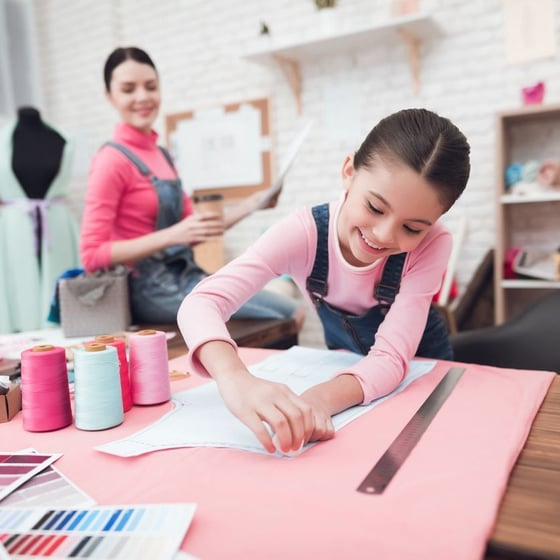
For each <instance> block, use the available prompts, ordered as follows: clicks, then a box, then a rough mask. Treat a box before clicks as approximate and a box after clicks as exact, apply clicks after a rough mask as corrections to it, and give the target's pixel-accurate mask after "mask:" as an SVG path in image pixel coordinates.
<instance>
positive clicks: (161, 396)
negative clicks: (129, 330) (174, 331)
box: [128, 329, 171, 404]
mask: <svg viewBox="0 0 560 560" xmlns="http://www.w3.org/2000/svg"><path fill="white" fill-rule="evenodd" d="M128 354H129V360H130V363H129V366H130V387H131V391H132V402H133V403H134V404H159V403H163V402H167V401H168V400H169V399H170V398H171V384H170V383H169V356H168V354H167V339H166V337H165V333H164V332H162V331H156V330H152V329H147V330H143V331H139V332H137V333H134V334H130V335H128Z"/></svg>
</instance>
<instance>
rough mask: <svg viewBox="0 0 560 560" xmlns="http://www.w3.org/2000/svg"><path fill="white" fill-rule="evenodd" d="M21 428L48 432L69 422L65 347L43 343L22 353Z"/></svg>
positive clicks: (70, 415) (70, 413) (69, 410)
mask: <svg viewBox="0 0 560 560" xmlns="http://www.w3.org/2000/svg"><path fill="white" fill-rule="evenodd" d="M21 405H22V406H21V408H22V414H23V428H24V430H27V431H28V432H49V431H52V430H58V429H60V428H64V427H65V426H68V425H69V424H71V423H72V408H71V406H70V390H69V388H68V369H67V367H66V351H65V350H64V348H60V347H57V346H52V345H50V344H42V345H39V346H34V347H33V348H31V349H29V350H24V351H23V352H22V353H21Z"/></svg>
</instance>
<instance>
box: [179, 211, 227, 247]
mask: <svg viewBox="0 0 560 560" xmlns="http://www.w3.org/2000/svg"><path fill="white" fill-rule="evenodd" d="M168 230H169V233H170V236H171V238H170V241H171V242H170V245H191V246H193V245H198V244H199V243H204V241H208V240H211V239H213V238H215V237H218V236H220V235H222V234H223V233H224V221H223V218H222V216H221V214H219V213H218V212H200V213H195V214H191V215H190V216H187V217H186V218H183V219H182V220H181V221H180V222H178V223H176V224H175V225H173V226H171V227H169V228H168Z"/></svg>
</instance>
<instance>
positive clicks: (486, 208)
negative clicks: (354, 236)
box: [34, 0, 560, 344]
mask: <svg viewBox="0 0 560 560" xmlns="http://www.w3.org/2000/svg"><path fill="white" fill-rule="evenodd" d="M556 4H557V5H558V2H556ZM389 5H390V2H389V0H376V1H371V0H340V1H339V10H340V16H339V21H340V22H341V24H343V25H348V26H351V25H352V24H359V23H361V22H364V21H366V20H370V21H382V20H383V19H384V18H385V17H386V16H387V15H388V14H389ZM421 5H422V8H423V9H424V10H426V11H431V12H432V13H433V15H434V17H435V19H436V21H437V23H438V24H439V26H440V27H441V29H442V30H443V36H442V37H439V38H435V39H432V40H429V41H425V42H424V43H423V44H422V46H421V91H420V93H419V95H418V96H414V95H413V93H412V89H411V79H410V72H409V68H408V64H407V58H406V49H405V46H404V45H403V44H401V43H400V42H398V41H397V40H395V41H394V42H390V43H387V44H384V45H378V46H375V47H372V49H370V50H367V49H362V50H361V51H360V52H355V53H353V54H351V55H337V56H334V57H332V56H329V57H325V58H322V59H317V60H313V61H309V62H306V63H304V64H302V67H301V70H302V84H303V94H302V106H303V111H302V114H301V115H298V114H297V113H296V109H295V103H294V99H293V97H292V94H291V91H290V89H289V87H288V84H287V82H286V81H285V80H284V78H283V75H282V73H281V71H280V69H279V68H276V67H263V66H259V65H256V64H252V63H249V62H247V61H245V60H243V59H242V57H241V55H242V54H243V52H244V51H245V50H246V49H248V48H249V47H250V46H251V44H252V43H253V42H254V40H255V36H256V34H257V32H258V29H259V23H260V21H261V20H264V21H266V22H267V23H268V24H269V26H270V28H271V30H272V33H273V35H275V36H277V37H282V38H285V39H288V38H290V37H291V38H298V37H304V36H305V35H306V33H308V32H309V30H312V29H313V26H314V25H316V20H317V18H316V13H315V8H314V6H313V4H312V2H311V0H277V1H272V0H244V1H243V2H234V1H233V0H160V1H159V2H154V1H153V0H34V6H35V10H36V18H37V23H38V29H37V33H38V39H39V45H40V57H41V60H40V62H41V69H42V75H41V79H42V83H43V87H44V92H45V103H46V106H45V107H44V108H43V111H44V113H45V116H46V117H48V118H49V120H50V122H52V123H53V124H56V125H57V126H60V127H61V128H63V129H67V130H80V131H83V132H85V133H86V134H87V137H88V139H89V149H90V150H91V151H93V150H94V149H96V147H97V146H99V145H100V144H101V143H102V142H103V141H104V140H106V139H107V138H108V137H109V135H110V134H111V132H112V128H113V125H114V122H115V121H114V120H115V115H114V114H113V113H112V111H111V109H110V108H109V106H108V104H107V103H106V102H105V99H104V95H103V83H102V76H101V72H102V65H103V62H104V59H105V57H106V56H107V54H108V53H109V52H110V51H111V50H112V49H113V48H114V47H116V46H118V45H122V46H125V45H138V46H141V47H142V48H145V49H146V50H147V51H148V52H149V53H150V54H151V55H152V57H153V58H154V60H155V62H156V64H157V65H158V68H159V72H160V75H161V78H162V86H163V96H164V97H163V111H162V117H161V118H160V120H159V122H158V130H159V131H160V132H161V133H162V135H164V133H165V131H164V128H163V122H164V120H163V116H164V115H165V113H173V112H177V111H185V110H189V109H196V108H201V107H208V106H214V105H217V104H221V103H226V102H236V101H240V100H243V99H252V98H258V97H262V96H269V97H270V99H271V110H272V131H273V145H274V146H275V148H276V150H275V161H276V165H278V162H279V161H281V158H282V156H283V154H284V153H285V151H286V149H287V146H288V145H289V143H290V141H291V139H292V136H293V134H294V131H296V130H298V129H299V127H300V126H301V125H302V123H303V122H304V121H305V120H307V119H308V118H311V119H313V120H314V121H315V126H314V128H313V129H312V131H311V133H310V135H309V137H308V139H307V141H306V144H305V145H304V147H303V149H302V151H301V154H300V156H299V157H298V160H297V162H296V164H295V166H294V168H293V171H292V172H291V173H290V176H289V179H288V180H287V181H286V184H285V193H284V194H283V196H282V198H281V200H280V204H279V206H278V207H277V208H276V209H274V210H271V211H267V212H262V213H260V214H259V215H255V216H252V217H251V218H249V219H247V220H246V221H245V222H243V223H242V224H240V225H238V226H236V227H235V228H234V229H233V230H232V231H230V232H228V234H227V236H226V252H227V256H228V257H233V256H235V255H236V254H238V253H239V252H240V251H242V250H243V248H244V247H246V246H247V244H249V243H250V242H251V241H253V240H254V239H255V238H256V237H257V236H258V235H259V233H260V232H261V231H262V230H263V228H265V227H267V225H268V224H269V223H270V222H272V221H274V220H276V219H277V218H278V217H280V216H282V215H284V214H286V213H287V212H289V211H290V210H291V209H293V208H295V207H298V206H302V205H311V204H314V203H317V202H320V201H324V200H327V199H332V198H333V197H337V196H338V193H339V191H340V180H339V174H340V166H341V164H342V161H343V158H344V156H345V154H346V153H349V152H351V151H353V150H354V149H355V148H356V147H357V143H358V142H359V140H360V139H361V137H362V136H364V135H365V134H366V133H367V131H368V130H369V129H370V128H371V127H372V126H373V125H374V124H375V122H376V121H377V120H379V119H380V118H381V117H383V116H385V115H386V114H388V113H390V112H392V111H394V110H397V109H400V108H403V107H411V106H425V107H427V108H430V109H433V110H435V111H437V112H439V113H440V114H442V115H445V116H447V117H449V118H451V119H452V120H453V121H454V122H455V123H456V124H457V125H458V126H459V127H460V128H461V129H462V130H463V131H464V133H465V134H466V135H467V137H468V138H469V140H470V142H471V146H472V164H473V168H472V175H471V180H470V182H469V186H468V188H467V190H466V192H465V194H464V195H463V197H462V198H461V200H460V201H459V202H458V204H457V205H456V207H455V208H453V209H452V210H451V211H450V212H449V215H447V216H446V217H445V218H444V219H445V220H446V222H447V223H448V224H449V225H450V227H451V228H453V227H454V226H455V224H456V219H457V216H459V215H460V214H466V215H467V217H468V231H467V237H466V240H465V244H464V247H463V250H462V253H461V258H460V261H459V270H458V278H459V282H460V285H461V286H464V285H465V283H466V282H468V280H469V278H470V277H471V275H472V273H473V271H474V269H475V268H476V266H477V265H478V263H479V262H480V260H481V259H482V257H483V255H484V254H485V252H486V250H487V249H488V248H490V247H492V246H493V244H494V208H493V203H494V202H493V201H494V190H493V189H494V159H493V158H494V150H495V147H494V140H495V133H494V115H495V113H496V112H497V111H501V110H505V109H510V108H512V107H517V106H519V105H520V89H521V88H522V87H523V86H526V85H530V84H533V83H535V82H536V81H539V80H543V81H545V82H546V87H547V93H546V101H547V102H559V101H560V72H559V71H558V68H559V65H558V62H559V61H558V57H557V56H556V57H554V58H552V59H548V60H542V61H537V62H534V63H528V64H521V65H516V66H508V65H507V64H506V61H505V56H504V48H503V14H502V2H501V1H499V0H470V1H469V2H465V1H464V0H422V1H421ZM348 80H350V81H355V82H357V84H358V97H357V98H356V99H349V100H348V103H351V104H353V105H354V106H356V107H357V108H358V110H359V111H360V114H361V122H362V123H363V124H362V127H361V130H356V131H352V132H351V137H352V138H355V139H356V140H355V142H353V143H350V142H348V141H346V142H345V141H333V140H332V139H329V136H328V134H326V130H325V128H324V126H323V125H322V115H323V113H322V111H323V100H324V97H323V95H324V91H325V90H326V88H328V87H329V85H330V84H333V83H336V84H341V83H345V81H348ZM558 155H559V156H560V154H558ZM79 185H80V186H79V187H78V189H81V188H83V181H82V182H80V183H79ZM80 194H81V193H80V192H79V191H78V192H77V194H76V196H77V197H78V198H79V196H80ZM301 340H302V343H303V344H320V343H321V336H320V331H319V329H318V327H317V323H316V321H315V320H314V319H311V318H310V319H309V320H308V322H307V327H306V329H305V332H304V334H303V336H302V339H301Z"/></svg>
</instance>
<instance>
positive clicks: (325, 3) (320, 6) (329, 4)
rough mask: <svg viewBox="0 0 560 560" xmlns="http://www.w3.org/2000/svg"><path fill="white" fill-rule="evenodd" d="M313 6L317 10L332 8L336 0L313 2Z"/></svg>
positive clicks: (317, 0)
mask: <svg viewBox="0 0 560 560" xmlns="http://www.w3.org/2000/svg"><path fill="white" fill-rule="evenodd" d="M315 6H317V9H318V10H322V9H323V8H334V7H335V6H336V0H315Z"/></svg>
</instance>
